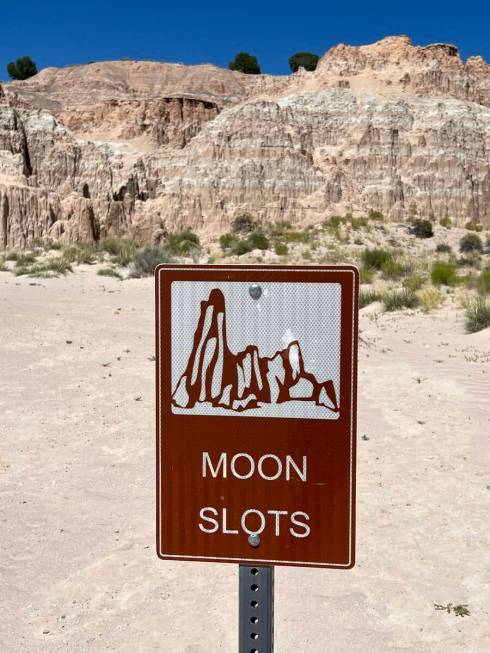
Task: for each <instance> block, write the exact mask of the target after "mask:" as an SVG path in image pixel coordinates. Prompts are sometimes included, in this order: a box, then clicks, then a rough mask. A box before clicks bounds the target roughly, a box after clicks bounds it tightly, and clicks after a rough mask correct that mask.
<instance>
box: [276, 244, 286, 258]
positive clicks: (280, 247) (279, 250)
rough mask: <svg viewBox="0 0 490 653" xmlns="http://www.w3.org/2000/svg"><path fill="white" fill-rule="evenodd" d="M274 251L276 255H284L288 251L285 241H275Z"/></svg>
mask: <svg viewBox="0 0 490 653" xmlns="http://www.w3.org/2000/svg"><path fill="white" fill-rule="evenodd" d="M274 251H275V253H276V254H277V255H278V256H286V254H287V253H288V252H289V248H288V246H287V245H286V243H276V244H275V245H274Z"/></svg>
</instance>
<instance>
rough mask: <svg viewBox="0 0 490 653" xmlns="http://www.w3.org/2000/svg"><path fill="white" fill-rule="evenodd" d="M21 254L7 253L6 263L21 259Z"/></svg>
mask: <svg viewBox="0 0 490 653" xmlns="http://www.w3.org/2000/svg"><path fill="white" fill-rule="evenodd" d="M19 256H20V255H19V252H7V253H6V254H5V260H6V261H16V260H17V259H18V258H19Z"/></svg>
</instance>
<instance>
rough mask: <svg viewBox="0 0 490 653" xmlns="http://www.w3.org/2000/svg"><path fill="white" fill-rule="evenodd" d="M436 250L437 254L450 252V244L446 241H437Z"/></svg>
mask: <svg viewBox="0 0 490 653" xmlns="http://www.w3.org/2000/svg"><path fill="white" fill-rule="evenodd" d="M436 252H438V253H439V254H450V253H451V252H452V249H451V245H448V244H447V243H438V244H437V246H436Z"/></svg>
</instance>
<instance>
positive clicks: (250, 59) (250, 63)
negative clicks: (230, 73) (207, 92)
mask: <svg viewBox="0 0 490 653" xmlns="http://www.w3.org/2000/svg"><path fill="white" fill-rule="evenodd" d="M228 68H229V69H230V70H237V71H238V72H240V73H245V74H246V75H260V66H259V62H258V61H257V57H255V56H254V55H253V54H249V53H248V52H239V53H238V54H237V55H236V57H235V59H234V60H233V61H230V63H229V64H228Z"/></svg>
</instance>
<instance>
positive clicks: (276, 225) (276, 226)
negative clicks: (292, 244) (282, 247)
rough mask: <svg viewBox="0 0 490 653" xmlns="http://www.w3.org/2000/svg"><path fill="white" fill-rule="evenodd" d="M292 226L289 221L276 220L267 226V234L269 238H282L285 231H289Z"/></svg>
mask: <svg viewBox="0 0 490 653" xmlns="http://www.w3.org/2000/svg"><path fill="white" fill-rule="evenodd" d="M292 228H293V225H292V224H291V222H290V221H289V220H278V221H277V222H273V223H272V224H269V225H268V226H267V233H268V234H269V235H270V236H271V237H279V236H283V235H284V234H285V233H286V232H287V231H290V230H291V229H292Z"/></svg>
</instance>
